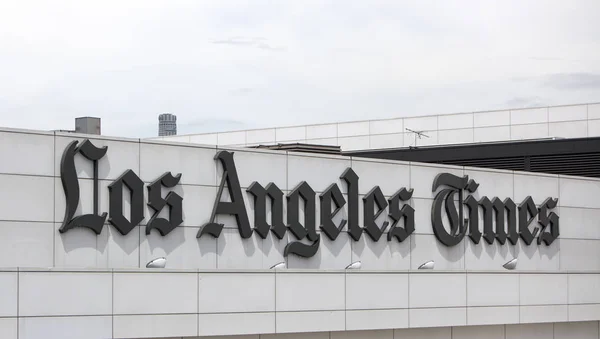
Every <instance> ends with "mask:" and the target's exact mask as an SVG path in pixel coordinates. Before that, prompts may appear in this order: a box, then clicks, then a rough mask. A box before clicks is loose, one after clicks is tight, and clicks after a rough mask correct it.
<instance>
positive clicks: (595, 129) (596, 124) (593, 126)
mask: <svg viewBox="0 0 600 339" xmlns="http://www.w3.org/2000/svg"><path fill="white" fill-rule="evenodd" d="M587 136H588V137H590V138H592V137H597V136H600V120H588V130H587Z"/></svg>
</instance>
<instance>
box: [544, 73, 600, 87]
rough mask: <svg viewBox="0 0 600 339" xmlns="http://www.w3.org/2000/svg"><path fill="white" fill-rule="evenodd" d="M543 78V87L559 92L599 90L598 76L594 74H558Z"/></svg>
mask: <svg viewBox="0 0 600 339" xmlns="http://www.w3.org/2000/svg"><path fill="white" fill-rule="evenodd" d="M544 78H545V80H544V81H543V85H544V86H546V87H550V88H554V89H559V90H581V89H600V74H596V73H559V74H551V75H548V76H546V77H544Z"/></svg>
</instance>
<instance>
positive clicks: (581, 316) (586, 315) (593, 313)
mask: <svg viewBox="0 0 600 339" xmlns="http://www.w3.org/2000/svg"><path fill="white" fill-rule="evenodd" d="M599 314H600V304H588V305H569V321H591V320H600V315H599Z"/></svg>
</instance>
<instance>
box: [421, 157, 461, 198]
mask: <svg viewBox="0 0 600 339" xmlns="http://www.w3.org/2000/svg"><path fill="white" fill-rule="evenodd" d="M440 173H450V174H454V175H457V176H462V175H463V168H462V167H457V166H452V167H450V166H436V167H431V166H425V165H422V164H418V163H411V164H410V187H411V188H413V189H414V190H415V192H414V194H413V198H427V199H433V198H435V193H434V192H431V187H432V184H433V180H434V179H435V177H436V176H437V175H438V174H440ZM439 190H441V188H440V189H438V191H439ZM436 193H437V192H436Z"/></svg>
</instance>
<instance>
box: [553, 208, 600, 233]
mask: <svg viewBox="0 0 600 339" xmlns="http://www.w3.org/2000/svg"><path fill="white" fill-rule="evenodd" d="M561 200H562V199H561ZM561 202H562V201H561ZM558 215H560V224H561V225H569V226H568V227H561V228H560V237H561V238H562V239H569V238H572V239H595V240H600V209H592V208H575V207H560V208H559V212H558Z"/></svg>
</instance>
